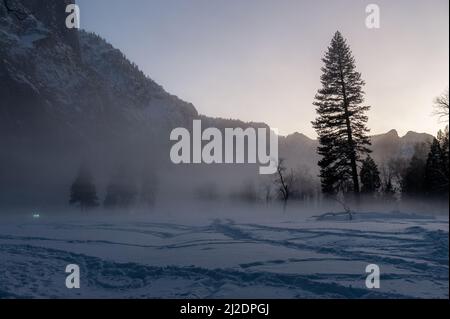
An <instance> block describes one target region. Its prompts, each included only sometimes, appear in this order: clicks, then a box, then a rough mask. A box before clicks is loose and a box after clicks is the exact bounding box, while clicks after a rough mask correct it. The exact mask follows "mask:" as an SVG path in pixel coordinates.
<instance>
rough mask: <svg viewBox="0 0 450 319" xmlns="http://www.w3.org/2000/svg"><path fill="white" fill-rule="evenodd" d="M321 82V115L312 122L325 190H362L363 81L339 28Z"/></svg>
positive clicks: (364, 148)
mask: <svg viewBox="0 0 450 319" xmlns="http://www.w3.org/2000/svg"><path fill="white" fill-rule="evenodd" d="M323 62H324V64H325V65H324V67H323V68H322V72H323V73H322V76H321V83H322V88H321V89H320V90H319V91H318V93H317V95H316V97H315V101H314V105H315V106H316V107H317V109H316V111H317V113H318V118H317V119H316V120H315V121H313V122H312V124H313V127H314V128H315V130H316V132H317V134H318V135H319V142H320V146H319V148H318V153H319V155H321V156H322V158H321V160H320V161H319V166H320V177H321V181H322V191H323V193H325V194H329V195H332V194H335V193H337V192H338V191H340V190H345V191H347V189H348V188H350V190H352V191H353V192H354V194H355V195H356V196H357V195H358V194H359V192H360V186H359V178H358V162H361V157H362V156H363V155H365V154H369V153H370V150H369V149H368V148H367V147H368V146H369V145H370V140H369V137H368V136H367V133H368V132H369V130H368V128H367V127H366V123H367V120H368V118H367V116H366V115H365V112H367V111H368V110H369V109H370V106H366V105H363V102H364V92H363V86H364V85H365V83H364V81H363V80H362V79H361V74H360V73H359V72H357V71H356V66H355V59H354V57H353V56H352V52H351V51H350V47H349V46H348V44H347V43H346V40H345V39H344V38H343V37H342V35H341V33H340V32H339V31H338V32H336V33H335V35H334V37H333V39H332V40H331V45H330V47H329V48H328V51H327V53H326V54H325V57H324V59H323Z"/></svg>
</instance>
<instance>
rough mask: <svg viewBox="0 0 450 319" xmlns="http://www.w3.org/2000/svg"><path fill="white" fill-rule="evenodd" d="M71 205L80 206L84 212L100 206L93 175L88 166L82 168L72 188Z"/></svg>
mask: <svg viewBox="0 0 450 319" xmlns="http://www.w3.org/2000/svg"><path fill="white" fill-rule="evenodd" d="M69 203H70V205H78V206H79V207H80V209H81V210H82V211H86V210H88V209H90V208H94V207H97V206H98V205H99V204H98V197H97V190H96V188H95V185H94V182H93V178H92V174H91V172H90V171H89V169H88V167H87V166H86V165H83V166H82V167H81V168H80V170H79V172H78V176H77V178H76V179H75V181H74V182H73V184H72V186H71V188H70V200H69Z"/></svg>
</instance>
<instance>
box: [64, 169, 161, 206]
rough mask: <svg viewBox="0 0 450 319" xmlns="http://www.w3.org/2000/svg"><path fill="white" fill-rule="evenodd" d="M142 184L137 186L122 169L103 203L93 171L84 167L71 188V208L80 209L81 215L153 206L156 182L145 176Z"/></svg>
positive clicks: (107, 191)
mask: <svg viewBox="0 0 450 319" xmlns="http://www.w3.org/2000/svg"><path fill="white" fill-rule="evenodd" d="M144 176H145V178H142V180H141V182H140V183H139V184H138V183H135V182H134V181H133V180H132V179H131V178H130V177H129V174H128V173H126V169H123V168H120V169H119V170H118V171H117V173H116V174H115V176H114V177H113V178H112V179H111V181H110V182H109V184H108V185H107V187H106V195H105V197H104V199H103V202H101V201H100V199H99V197H98V194H97V187H96V186H95V183H94V178H93V175H92V173H91V170H90V169H89V167H88V166H87V165H86V164H83V165H82V166H81V167H80V169H79V171H78V174H77V177H76V178H75V181H74V182H73V183H72V185H71V187H70V199H69V204H70V205H73V206H76V207H79V208H80V209H81V210H82V211H86V210H89V209H92V208H96V207H99V206H101V205H102V206H103V207H104V208H107V209H115V208H121V209H127V208H130V207H132V206H134V205H136V204H142V205H147V206H152V205H153V204H154V202H155V196H156V191H157V180H156V178H155V176H154V175H153V174H145V175H144Z"/></svg>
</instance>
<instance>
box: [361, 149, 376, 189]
mask: <svg viewBox="0 0 450 319" xmlns="http://www.w3.org/2000/svg"><path fill="white" fill-rule="evenodd" d="M360 176H361V184H362V185H361V192H362V193H365V194H371V195H373V194H374V193H376V192H378V190H379V189H380V187H381V179H380V172H379V170H378V166H377V164H376V163H375V161H374V160H373V159H372V157H370V156H367V157H366V159H365V160H364V161H363V163H362V167H361V172H360Z"/></svg>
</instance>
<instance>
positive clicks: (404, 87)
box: [77, 0, 449, 138]
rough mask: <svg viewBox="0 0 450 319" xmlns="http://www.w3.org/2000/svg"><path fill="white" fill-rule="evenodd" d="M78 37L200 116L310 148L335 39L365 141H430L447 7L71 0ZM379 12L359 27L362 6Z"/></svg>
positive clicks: (429, 0)
mask: <svg viewBox="0 0 450 319" xmlns="http://www.w3.org/2000/svg"><path fill="white" fill-rule="evenodd" d="M77 3H78V4H79V6H80V12H81V19H80V20H81V28H83V29H85V30H88V31H92V32H95V33H97V34H99V35H101V36H102V37H104V38H105V39H106V40H107V41H108V42H110V43H111V44H113V45H114V46H115V47H117V48H118V49H120V50H121V51H122V52H124V53H125V55H126V56H127V57H128V58H129V59H130V60H131V61H133V62H135V63H136V64H137V65H138V66H139V67H140V68H141V69H142V71H143V72H144V73H145V74H146V75H148V76H149V77H150V78H152V79H153V80H154V81H156V82H157V83H159V84H160V85H162V86H163V87H164V88H165V89H166V90H167V91H168V92H169V93H172V94H175V95H177V96H178V97H180V98H181V99H183V100H185V101H188V102H191V103H193V104H194V105H195V107H196V108H197V110H198V111H199V112H200V113H201V114H205V115H208V116H215V117H224V118H235V119H241V120H244V121H255V122H265V123H267V124H269V125H270V126H271V127H273V128H277V129H278V130H279V132H280V133H281V134H291V133H293V132H296V131H297V132H301V133H304V134H306V135H308V136H310V137H312V138H314V137H316V133H315V132H314V129H313V128H312V126H311V121H312V120H314V119H315V117H316V113H315V107H314V106H313V105H312V102H313V100H314V96H315V94H316V92H317V90H318V89H319V88H320V75H321V70H320V69H321V67H322V64H323V63H322V61H321V59H322V57H323V55H324V53H325V51H326V49H327V47H328V45H329V43H330V40H331V38H332V36H333V34H334V33H335V31H336V30H339V31H341V32H342V34H343V35H344V37H345V38H346V39H347V41H348V44H349V45H350V47H351V49H352V52H353V54H354V56H355V59H356V67H357V70H358V71H359V72H361V73H362V77H363V79H364V80H365V81H366V87H365V92H366V104H368V105H371V106H372V109H371V110H370V112H369V113H368V116H369V122H368V126H369V127H370V129H371V134H380V133H385V132H387V131H389V130H391V129H396V130H397V131H398V132H399V134H400V135H404V134H406V133H407V132H408V131H410V130H413V131H416V132H427V133H430V134H435V133H436V131H437V130H438V129H439V128H441V127H442V126H443V124H442V123H439V121H438V119H437V118H436V117H433V115H432V112H433V109H432V105H433V99H434V98H435V97H436V96H437V95H439V94H441V93H442V92H443V91H445V90H446V89H447V88H448V82H449V80H448V79H449V13H448V12H449V2H448V0H420V1H416V0H395V1H392V0H372V1H363V0H339V1H338V0H333V1H330V0H305V1H300V0H133V1H129V0H77ZM371 3H375V4H377V5H378V6H379V8H380V28H379V29H368V28H367V27H366V24H365V20H366V17H367V15H368V14H367V13H366V11H365V9H366V6H367V5H369V4H371Z"/></svg>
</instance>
